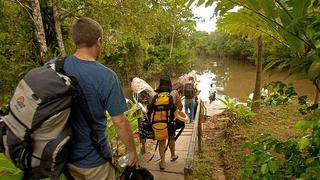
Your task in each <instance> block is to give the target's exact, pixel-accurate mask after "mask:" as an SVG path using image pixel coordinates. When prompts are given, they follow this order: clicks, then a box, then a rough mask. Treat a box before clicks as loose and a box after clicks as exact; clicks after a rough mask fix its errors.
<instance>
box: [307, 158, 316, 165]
mask: <svg viewBox="0 0 320 180" xmlns="http://www.w3.org/2000/svg"><path fill="white" fill-rule="evenodd" d="M315 159H316V157H310V158H308V159H307V160H306V163H307V164H311V163H312V162H313V161H314V160H315Z"/></svg>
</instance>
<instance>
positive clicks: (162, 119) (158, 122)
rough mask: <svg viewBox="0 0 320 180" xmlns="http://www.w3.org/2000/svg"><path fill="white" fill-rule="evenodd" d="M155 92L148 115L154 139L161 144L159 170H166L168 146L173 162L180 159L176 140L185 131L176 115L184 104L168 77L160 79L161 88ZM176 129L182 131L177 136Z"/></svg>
mask: <svg viewBox="0 0 320 180" xmlns="http://www.w3.org/2000/svg"><path fill="white" fill-rule="evenodd" d="M155 92H156V94H154V95H153V98H152V100H151V101H150V102H151V103H150V104H149V105H148V108H147V109H148V112H147V115H148V119H149V121H151V124H152V128H153V131H154V136H155V137H154V139H155V140H158V142H157V145H158V144H159V155H160V162H159V168H160V170H164V169H165V165H166V162H165V151H166V150H167V148H168V146H169V149H170V152H171V162H173V161H176V160H177V159H178V156H177V155H176V154H175V140H176V139H177V138H178V137H179V135H180V134H181V132H182V131H183V129H184V122H182V121H178V120H175V114H174V113H175V111H176V110H179V111H181V110H182V103H181V97H180V95H179V93H178V91H176V90H174V91H172V84H171V80H170V77H169V76H167V75H162V76H161V77H160V81H159V87H158V88H157V89H156V90H155ZM176 129H181V132H179V135H177V136H176V135H175V131H176ZM167 140H168V143H167V145H166V142H167ZM156 147H157V146H156ZM150 160H151V159H150Z"/></svg>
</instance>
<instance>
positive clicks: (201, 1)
mask: <svg viewBox="0 0 320 180" xmlns="http://www.w3.org/2000/svg"><path fill="white" fill-rule="evenodd" d="M204 2H205V0H198V3H197V6H198V7H199V6H201V5H202V4H203V3H204Z"/></svg>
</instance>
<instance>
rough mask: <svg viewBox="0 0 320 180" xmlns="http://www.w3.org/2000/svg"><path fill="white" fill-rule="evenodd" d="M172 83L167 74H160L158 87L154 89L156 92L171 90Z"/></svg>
mask: <svg viewBox="0 0 320 180" xmlns="http://www.w3.org/2000/svg"><path fill="white" fill-rule="evenodd" d="M171 90H172V84H171V79H170V77H169V76H168V75H161V76H160V80H159V87H158V88H157V89H156V90H155V91H156V92H171Z"/></svg>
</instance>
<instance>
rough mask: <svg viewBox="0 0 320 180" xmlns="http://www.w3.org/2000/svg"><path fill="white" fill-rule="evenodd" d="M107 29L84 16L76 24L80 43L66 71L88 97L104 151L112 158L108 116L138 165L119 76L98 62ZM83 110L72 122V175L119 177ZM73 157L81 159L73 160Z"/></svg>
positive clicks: (131, 161) (74, 113) (74, 36)
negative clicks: (98, 145) (98, 146)
mask: <svg viewBox="0 0 320 180" xmlns="http://www.w3.org/2000/svg"><path fill="white" fill-rule="evenodd" d="M102 35H103V30H102V27H101V25H100V24H99V23H98V22H96V21H94V20H92V19H90V18H80V19H77V20H75V22H74V23H73V25H72V39H73V41H74V43H75V45H76V48H77V50H76V52H75V53H74V55H72V56H69V57H67V58H66V59H65V64H64V70H65V72H66V74H67V75H68V76H74V77H75V78H76V79H77V81H78V83H79V88H80V89H81V91H82V92H83V95H84V96H85V98H86V101H87V104H88V108H89V113H90V114H91V116H92V117H93V119H94V121H95V122H94V124H93V127H94V128H95V129H96V131H97V132H98V136H99V137H97V138H98V139H99V142H101V143H102V147H103V148H102V151H103V152H102V153H104V155H106V156H107V157H109V158H110V159H111V158H112V150H111V149H110V147H109V144H108V141H107V137H106V134H105V128H106V124H107V119H106V117H105V111H108V112H109V114H110V115H111V120H112V122H113V124H114V127H115V128H116V131H117V134H118V135H119V137H120V139H121V140H122V142H123V143H124V144H125V146H126V149H127V151H128V153H129V164H128V165H129V166H135V165H137V161H138V158H137V153H136V148H135V144H134V140H133V134H132V129H131V127H130V124H129V122H128V120H127V117H126V116H125V115H124V114H123V113H124V112H125V111H126V110H127V104H126V101H125V98H124V94H123V91H122V89H121V86H120V82H119V80H118V78H117V75H116V74H115V73H114V72H113V71H112V70H111V69H109V68H107V67H105V66H103V65H101V64H100V63H99V62H97V61H96V59H97V58H98V56H99V55H100V52H101V49H102V41H103V39H102ZM84 118H85V117H84V116H83V113H81V112H80V109H79V108H78V107H77V106H75V108H74V109H73V111H72V113H71V125H72V127H73V129H74V139H73V142H72V151H71V163H70V164H69V165H68V168H69V171H70V174H71V175H72V176H73V177H74V178H75V179H115V173H114V170H113V168H112V165H111V162H106V160H105V159H104V158H102V157H101V155H100V152H97V150H95V148H94V147H93V145H92V143H91V141H90V131H91V130H90V128H89V127H88V125H87V123H86V120H85V119H84ZM73 160H77V161H75V162H72V161H73Z"/></svg>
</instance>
